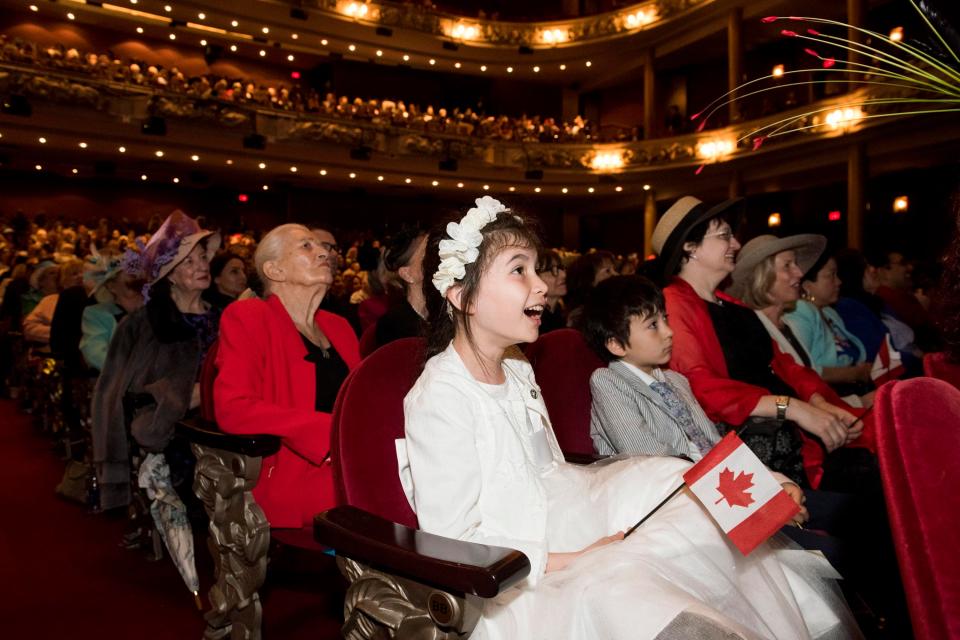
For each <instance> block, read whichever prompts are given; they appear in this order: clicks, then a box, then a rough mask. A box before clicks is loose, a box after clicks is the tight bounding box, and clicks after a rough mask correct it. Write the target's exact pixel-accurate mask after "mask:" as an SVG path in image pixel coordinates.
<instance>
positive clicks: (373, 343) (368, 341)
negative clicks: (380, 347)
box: [360, 322, 377, 358]
mask: <svg viewBox="0 0 960 640" xmlns="http://www.w3.org/2000/svg"><path fill="white" fill-rule="evenodd" d="M376 350H377V323H376V322H374V323H373V324H372V325H370V326H369V327H367V328H366V329H364V330H363V333H361V334H360V357H361V358H366V357H367V356H368V355H370V354H371V353H373V352H374V351H376Z"/></svg>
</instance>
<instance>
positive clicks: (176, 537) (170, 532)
mask: <svg viewBox="0 0 960 640" xmlns="http://www.w3.org/2000/svg"><path fill="white" fill-rule="evenodd" d="M137 484H139V485H140V487H141V488H143V489H146V490H147V496H149V497H150V499H151V500H153V502H152V503H151V504H150V515H152V516H153V521H154V523H155V524H156V525H157V531H159V532H160V537H161V538H163V544H164V545H166V547H167V551H168V552H169V553H170V559H171V560H173V564H174V565H175V566H176V567H177V571H179V572H180V575H181V576H182V577H183V581H184V582H185V583H186V585H187V589H189V590H190V591H191V592H192V593H193V597H194V601H195V602H196V603H197V608H198V609H201V608H202V606H201V603H200V596H199V595H198V591H199V589H200V579H199V577H197V565H196V562H195V560H194V557H193V529H192V528H191V527H190V520H188V519H187V507H186V505H184V504H183V500H181V499H180V496H178V495H177V492H176V491H175V490H174V488H173V483H172V482H171V481H170V466H169V465H168V464H167V459H166V458H164V457H163V454H162V453H150V454H147V457H146V458H144V460H143V463H142V464H141V465H140V472H139V474H138V479H137Z"/></svg>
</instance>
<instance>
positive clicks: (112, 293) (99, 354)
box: [80, 249, 143, 371]
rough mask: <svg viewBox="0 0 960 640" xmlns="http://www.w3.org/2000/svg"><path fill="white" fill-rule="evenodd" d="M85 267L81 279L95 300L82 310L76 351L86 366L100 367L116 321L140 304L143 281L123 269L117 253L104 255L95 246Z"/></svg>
mask: <svg viewBox="0 0 960 640" xmlns="http://www.w3.org/2000/svg"><path fill="white" fill-rule="evenodd" d="M86 267H87V268H86V271H85V273H84V274H83V279H84V283H85V284H86V285H87V287H88V289H92V290H93V291H92V293H91V295H92V296H94V297H95V298H96V300H97V304H94V305H91V306H89V307H87V308H86V309H84V310H83V318H82V320H81V330H82V332H83V335H82V336H81V338H80V353H82V354H83V359H84V360H86V362H87V365H88V366H90V367H93V368H94V369H96V370H97V371H100V370H102V369H103V362H104V360H106V359H107V348H108V347H109V346H110V339H111V338H112V337H113V332H114V330H115V329H116V328H117V323H118V322H119V321H120V319H121V318H122V317H123V316H124V315H126V314H128V313H131V312H133V311H136V310H137V309H139V308H140V307H142V306H143V294H142V293H141V292H140V289H141V287H142V286H143V282H142V281H138V280H136V279H135V278H133V277H132V276H130V275H127V274H125V273H124V272H123V270H122V269H121V268H120V257H119V256H105V255H103V254H100V253H97V252H96V249H94V251H93V255H92V256H91V257H90V259H89V261H88V263H87V265H86Z"/></svg>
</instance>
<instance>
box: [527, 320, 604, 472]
mask: <svg viewBox="0 0 960 640" xmlns="http://www.w3.org/2000/svg"><path fill="white" fill-rule="evenodd" d="M526 353H527V358H528V359H529V360H530V364H531V365H533V371H534V374H535V375H536V376H537V383H538V384H539V385H540V389H541V390H542V391H543V400H544V402H545V403H546V404H547V411H548V412H549V413H550V422H551V423H552V424H553V430H554V432H555V433H556V434H557V441H558V442H559V443H560V448H561V449H562V450H563V452H564V453H566V454H571V453H572V454H587V455H592V454H593V441H592V440H591V439H590V403H591V399H592V398H591V395H590V376H591V375H592V374H593V372H594V371H595V370H596V369H598V368H600V367H602V366H604V364H603V361H602V360H600V358H598V357H597V355H596V354H595V353H594V352H593V351H591V350H590V347H589V346H587V341H586V340H585V339H584V337H583V334H582V333H580V332H579V331H577V330H576V329H558V330H556V331H551V332H550V333H545V334H544V335H542V336H540V339H539V340H537V341H536V342H534V343H533V344H531V345H529V346H528V347H527V349H526Z"/></svg>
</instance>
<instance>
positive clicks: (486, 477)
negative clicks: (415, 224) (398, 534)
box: [397, 197, 859, 640]
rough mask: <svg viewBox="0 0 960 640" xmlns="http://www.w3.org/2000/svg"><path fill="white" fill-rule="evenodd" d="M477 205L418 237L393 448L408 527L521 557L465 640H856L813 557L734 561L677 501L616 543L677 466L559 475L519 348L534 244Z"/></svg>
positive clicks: (529, 320)
mask: <svg viewBox="0 0 960 640" xmlns="http://www.w3.org/2000/svg"><path fill="white" fill-rule="evenodd" d="M476 204H477V206H476V207H475V208H473V209H471V210H470V211H469V212H468V213H467V215H466V216H464V218H463V219H461V220H460V221H459V223H456V222H452V223H450V224H449V225H448V226H447V227H446V230H445V232H444V233H442V234H434V235H433V236H431V242H430V245H429V246H428V249H427V260H426V262H425V265H424V273H425V274H433V279H432V283H429V282H428V283H426V285H425V288H429V287H430V286H431V284H432V286H433V288H434V289H433V293H432V294H428V305H429V311H430V318H431V328H430V336H429V338H428V341H429V345H428V361H427V363H426V365H425V367H424V371H423V374H422V375H421V376H420V378H419V379H418V380H417V382H416V384H415V385H414V387H413V389H412V390H411V391H410V393H409V394H408V395H407V397H406V400H405V402H404V411H405V418H406V439H405V441H401V442H399V443H398V447H397V450H398V456H399V459H400V475H401V480H402V482H403V484H404V488H405V489H406V492H407V496H408V498H409V500H410V502H411V505H412V506H413V508H414V510H415V511H416V514H417V517H418V519H419V522H420V527H421V529H423V530H424V531H428V532H430V533H434V534H438V535H442V536H447V537H450V538H458V539H461V540H470V541H475V542H480V543H485V544H492V545H498V546H502V547H509V548H513V549H518V550H520V551H522V552H523V553H524V554H525V555H526V556H527V558H528V559H529V560H530V565H531V569H530V574H529V576H528V577H527V578H526V579H525V580H524V581H522V582H521V583H520V584H519V585H518V586H516V587H513V588H511V589H508V590H507V591H505V592H504V593H502V594H501V595H500V596H499V597H498V598H495V599H493V600H491V601H488V602H487V603H486V606H485V609H484V612H483V616H482V618H481V620H480V622H479V624H478V625H477V629H476V631H475V632H474V635H473V637H474V638H504V639H514V638H518V639H519V638H522V639H526V638H542V639H544V640H547V639H549V640H559V639H562V638H578V639H579V638H582V639H585V640H586V639H591V640H592V639H594V638H612V639H619V638H631V639H636V638H640V639H642V638H658V639H668V638H669V639H674V638H676V639H678V640H679V639H681V638H684V639H686V638H703V639H713V638H725V639H726V638H783V639H791V640H792V639H794V638H851V637H859V631H858V630H857V628H856V625H855V624H853V623H852V621H851V618H850V616H849V614H848V612H847V609H846V607H845V605H844V603H843V601H842V598H841V597H839V596H838V595H837V593H838V591H837V589H836V588H835V585H834V584H833V578H836V577H837V576H836V574H835V572H834V571H833V570H832V568H831V567H830V565H829V564H828V563H826V561H825V560H823V559H822V558H820V557H817V556H815V555H812V554H809V553H807V552H804V551H800V550H799V549H795V548H788V547H787V543H785V542H782V541H780V540H777V539H775V540H774V541H772V542H771V543H768V544H765V545H762V546H761V547H759V548H758V549H756V550H755V551H754V552H752V553H751V554H750V555H749V556H748V557H743V556H742V555H741V554H740V552H739V551H738V550H737V549H736V548H735V547H734V546H733V545H732V544H731V543H729V542H728V541H727V539H726V537H725V536H724V534H723V532H722V531H721V530H720V529H718V528H717V527H716V525H715V524H714V523H713V521H712V520H711V519H710V516H709V515H708V514H707V512H706V511H705V510H704V509H703V508H702V507H701V506H700V504H699V503H698V502H697V500H696V498H694V497H693V496H692V495H690V494H688V493H686V492H685V491H684V492H681V493H680V494H679V495H677V496H676V497H675V498H673V499H672V500H671V501H669V502H668V503H667V504H666V506H664V507H663V508H662V509H660V511H658V512H657V513H656V514H655V515H654V516H653V517H652V518H651V519H650V520H648V521H647V522H646V523H644V525H643V526H642V527H640V528H639V529H637V531H636V533H634V534H633V535H631V536H630V537H629V538H627V539H626V540H624V539H623V531H624V530H626V529H628V528H629V527H630V526H631V525H632V524H633V523H634V522H635V521H636V520H638V519H639V518H640V517H642V516H643V515H645V514H646V513H647V512H649V511H650V510H651V509H652V508H653V507H654V506H656V505H657V504H658V503H659V502H660V501H661V500H662V499H663V498H664V497H665V496H667V495H668V494H669V493H670V492H671V491H672V490H673V489H674V488H676V487H677V486H679V485H680V484H681V483H682V481H683V480H682V477H681V476H682V475H683V472H684V471H685V470H686V469H687V468H688V467H689V466H690V465H689V463H687V462H685V461H683V460H680V459H677V458H657V457H643V456H637V457H631V458H626V459H623V458H621V459H617V460H613V461H610V462H607V463H600V464H594V465H590V466H587V467H583V466H576V465H572V464H568V463H566V462H565V461H564V459H563V455H562V453H561V451H560V448H559V446H558V444H557V441H556V438H555V437H554V434H553V431H552V429H551V427H550V420H549V417H548V416H547V411H546V407H545V405H544V403H543V399H542V397H541V395H540V389H539V387H538V386H537V383H536V380H535V379H534V376H533V372H532V369H531V367H530V365H529V363H527V361H526V360H525V359H524V358H523V356H522V354H521V353H520V351H519V350H518V349H517V348H516V345H517V344H520V343H529V342H533V341H534V340H536V339H537V335H538V330H539V324H540V314H541V313H542V311H543V305H544V303H545V301H546V291H547V287H546V285H545V284H544V282H543V281H542V280H541V279H540V278H539V276H538V275H537V274H536V271H535V265H536V263H537V247H538V240H537V237H536V235H535V233H534V232H533V231H532V230H531V228H530V226H529V225H528V224H527V222H526V221H524V220H523V219H521V218H520V217H518V216H515V215H514V214H513V213H511V212H509V211H508V210H507V209H506V208H505V207H504V206H503V205H501V204H500V203H499V202H497V201H496V200H494V199H493V198H490V197H484V198H480V199H478V200H477V201H476ZM438 263H439V264H438ZM437 291H439V293H440V295H439V296H438V295H437ZM431 356H432V357H431Z"/></svg>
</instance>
